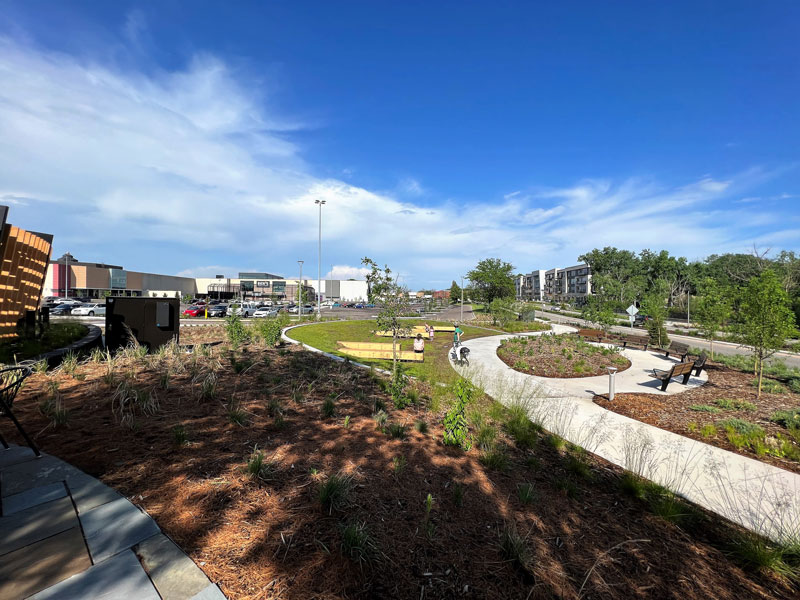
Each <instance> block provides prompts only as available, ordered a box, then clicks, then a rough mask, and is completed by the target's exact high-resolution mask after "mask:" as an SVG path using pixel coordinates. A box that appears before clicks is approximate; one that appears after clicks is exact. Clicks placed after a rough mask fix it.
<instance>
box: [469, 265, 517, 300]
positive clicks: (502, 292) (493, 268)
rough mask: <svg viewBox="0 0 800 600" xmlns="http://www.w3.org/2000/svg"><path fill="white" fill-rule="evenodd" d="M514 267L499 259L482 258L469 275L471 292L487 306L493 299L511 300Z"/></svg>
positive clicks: (513, 292) (513, 289)
mask: <svg viewBox="0 0 800 600" xmlns="http://www.w3.org/2000/svg"><path fill="white" fill-rule="evenodd" d="M513 273H514V266H513V265H512V264H511V263H507V262H503V261H502V260H500V259H499V258H484V259H483V260H482V261H480V262H479V263H478V265H477V266H476V267H475V268H474V269H473V270H472V271H470V272H469V273H467V277H469V280H470V282H471V283H472V291H473V292H474V293H475V295H476V296H477V297H478V299H479V300H481V301H483V302H485V303H486V304H489V303H490V302H491V301H492V300H494V299H495V298H513V297H514V294H515V292H516V288H515V287H514V275H513Z"/></svg>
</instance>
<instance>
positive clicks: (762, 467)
mask: <svg viewBox="0 0 800 600" xmlns="http://www.w3.org/2000/svg"><path fill="white" fill-rule="evenodd" d="M562 327H564V326H559V325H556V326H554V329H555V331H556V332H560V331H562V329H561V328H562ZM528 335H530V334H528ZM505 337H509V336H491V337H484V338H477V339H472V340H468V341H467V342H465V343H464V345H465V346H466V347H468V348H469V349H470V357H469V358H470V366H469V367H458V366H455V365H453V368H454V369H456V370H457V371H459V372H460V373H461V374H462V375H463V376H464V377H467V378H469V379H470V380H472V381H473V382H474V383H476V384H477V385H479V386H481V387H482V388H483V389H484V390H485V391H486V393H488V394H489V395H490V396H492V397H493V398H495V399H496V400H497V401H499V402H501V403H503V404H512V403H522V404H523V405H525V407H526V408H527V410H528V412H529V414H530V415H531V418H532V419H534V420H535V421H537V422H540V423H541V424H542V425H543V426H544V427H545V428H546V429H548V430H549V431H551V432H553V433H556V434H558V435H560V436H562V437H564V438H565V439H567V440H569V441H570V442H572V443H574V444H577V445H579V446H583V447H584V448H586V449H587V450H589V451H590V452H594V453H595V454H597V455H599V456H601V457H603V458H605V459H606V460H608V461H610V462H612V463H614V464H616V465H619V466H621V467H623V468H626V469H628V470H631V471H634V472H636V473H639V474H640V475H642V476H644V477H646V478H648V479H650V480H652V481H656V482H657V483H660V484H662V485H664V486H666V487H668V488H670V489H672V490H673V491H676V492H678V493H680V494H682V495H683V496H685V497H686V498H687V499H688V500H690V501H692V502H694V503H696V504H698V505H700V506H703V507H704V508H706V509H708V510H710V511H712V512H715V513H717V514H719V515H721V516H723V517H725V518H728V519H730V520H732V521H734V522H736V523H739V524H741V525H742V526H744V527H746V528H748V529H751V530H752V531H755V532H757V533H760V534H762V535H766V536H768V537H771V538H773V539H776V540H781V541H791V540H797V539H800V475H797V474H795V473H791V472H789V471H785V470H783V469H779V468H777V467H773V466H772V465H769V464H767V463H762V462H760V461H757V460H754V459H750V458H747V457H745V456H741V455H739V454H735V453H733V452H728V451H726V450H722V449H721V448H717V447H715V446H710V445H708V444H704V443H702V442H698V441H696V440H692V439H689V438H686V437H683V436H680V435H677V434H675V433H672V432H670V431H666V430H664V429H659V428H657V427H653V426H652V425H648V424H646V423H642V422H639V421H635V420H633V419H630V418H628V417H625V416H622V415H619V414H617V413H614V412H611V411H608V410H606V409H604V408H603V407H601V406H599V405H597V404H595V403H594V402H592V401H591V398H592V396H593V395H594V393H595V392H596V391H599V392H601V393H604V392H606V391H607V390H608V378H607V377H602V378H601V379H600V380H598V381H597V382H589V384H587V380H590V379H596V378H581V379H578V380H572V383H564V382H563V380H559V381H554V380H547V382H546V383H545V382H544V381H543V378H539V377H533V376H530V375H526V374H524V373H520V372H518V371H514V370H513V369H511V368H510V367H509V366H507V365H506V364H505V363H503V361H501V360H500V359H499V358H498V357H497V347H498V346H499V345H500V341H501V340H502V339H503V338H505ZM626 352H628V353H630V352H633V353H637V352H638V353H640V354H642V355H652V357H653V358H652V360H659V361H661V360H663V359H662V357H660V356H658V355H655V354H653V353H649V352H648V353H645V352H642V351H637V350H631V351H626ZM626 356H629V354H627V353H626ZM644 360H647V361H649V360H651V359H650V358H645V359H644ZM637 364H638V361H637ZM629 371H631V373H630V375H631V379H630V380H629V381H626V378H625V377H623V376H624V375H625V373H621V374H619V375H617V386H616V390H617V393H622V392H624V391H637V392H643V391H646V392H647V393H659V391H658V390H653V389H646V390H645V389H643V387H646V385H644V380H641V381H637V378H638V377H640V376H641V375H643V373H642V372H641V371H638V373H637V370H633V369H629ZM626 372H627V371H626ZM602 380H605V383H603V382H602ZM697 383H700V381H696V382H695V384H697ZM601 385H602V386H604V387H601ZM673 387H674V388H675V389H674V390H673ZM685 389H686V388H685V387H684V386H682V385H681V384H680V383H679V382H678V381H673V383H671V384H670V386H669V388H668V389H667V393H668V394H669V393H677V392H681V391H684V390H685Z"/></svg>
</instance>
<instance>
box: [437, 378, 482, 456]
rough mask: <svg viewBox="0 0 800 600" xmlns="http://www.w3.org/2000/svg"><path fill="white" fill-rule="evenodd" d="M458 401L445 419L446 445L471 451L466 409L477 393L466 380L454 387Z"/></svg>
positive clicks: (458, 382)
mask: <svg viewBox="0 0 800 600" xmlns="http://www.w3.org/2000/svg"><path fill="white" fill-rule="evenodd" d="M453 391H454V392H455V394H456V401H455V402H454V403H453V406H452V407H451V408H450V410H449V411H447V414H446V415H445V417H444V444H445V445H446V446H458V447H460V448H461V449H463V450H465V451H466V450H469V449H470V447H471V446H472V443H471V442H470V440H469V427H468V426H467V417H466V414H465V412H466V408H467V405H468V404H469V403H470V401H471V400H472V396H473V394H474V393H475V387H474V386H473V385H472V384H471V383H470V382H469V381H467V380H466V379H463V378H460V379H459V380H458V381H456V383H455V385H454V386H453Z"/></svg>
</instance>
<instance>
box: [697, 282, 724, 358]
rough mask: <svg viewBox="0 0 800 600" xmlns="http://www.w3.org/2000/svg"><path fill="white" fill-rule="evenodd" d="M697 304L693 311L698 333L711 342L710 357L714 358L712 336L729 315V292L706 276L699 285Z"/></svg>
mask: <svg viewBox="0 0 800 600" xmlns="http://www.w3.org/2000/svg"><path fill="white" fill-rule="evenodd" d="M700 289H701V296H700V302H699V305H698V306H697V307H696V308H695V311H694V313H693V314H694V320H695V323H697V325H698V327H699V329H700V333H701V334H702V335H703V337H704V338H705V339H707V340H708V342H709V344H711V359H712V360H713V359H714V336H715V335H716V333H717V331H719V330H720V329H722V326H723V325H724V324H725V322H726V321H727V320H728V319H729V318H730V316H731V299H730V292H729V291H727V290H724V289H723V288H722V287H721V286H720V285H719V284H718V283H717V282H716V281H715V280H714V279H712V278H711V277H707V278H706V279H705V280H704V281H703V282H702V284H701V286H700Z"/></svg>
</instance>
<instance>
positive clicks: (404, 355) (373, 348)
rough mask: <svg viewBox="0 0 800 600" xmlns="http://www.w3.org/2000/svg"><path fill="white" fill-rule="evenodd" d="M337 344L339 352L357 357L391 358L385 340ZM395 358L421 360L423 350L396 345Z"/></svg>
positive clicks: (408, 360)
mask: <svg viewBox="0 0 800 600" xmlns="http://www.w3.org/2000/svg"><path fill="white" fill-rule="evenodd" d="M336 343H337V344H338V345H339V352H342V353H344V354H348V355H350V356H355V357H358V358H372V359H380V360H392V345H391V344H387V343H385V342H336ZM397 360H402V361H404V362H423V361H424V360H425V353H424V352H414V351H413V350H400V346H399V345H398V346H397Z"/></svg>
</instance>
